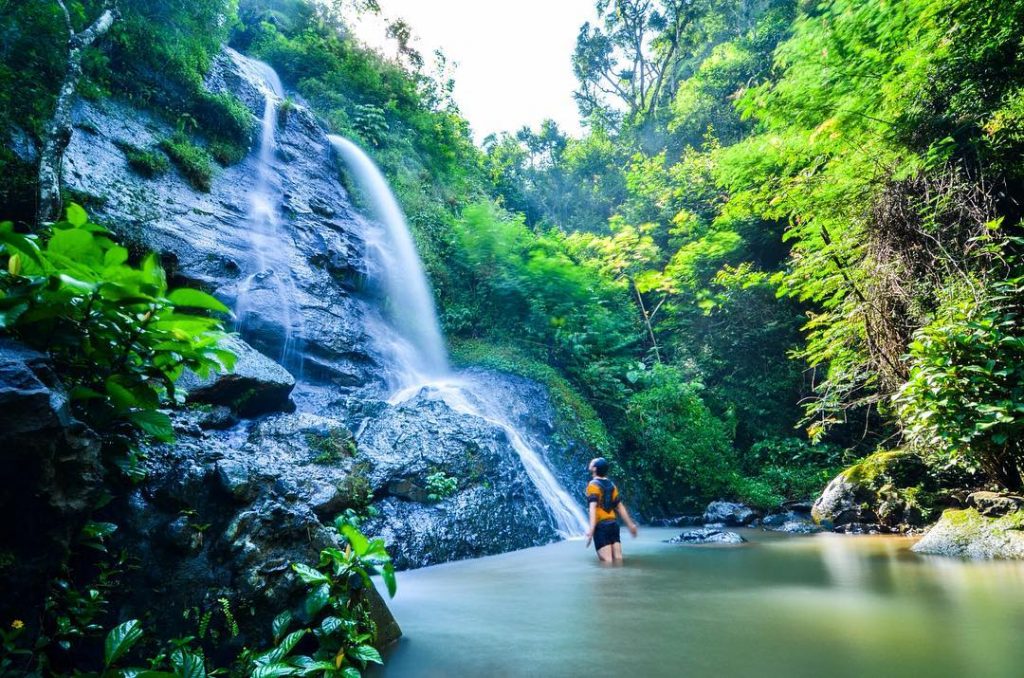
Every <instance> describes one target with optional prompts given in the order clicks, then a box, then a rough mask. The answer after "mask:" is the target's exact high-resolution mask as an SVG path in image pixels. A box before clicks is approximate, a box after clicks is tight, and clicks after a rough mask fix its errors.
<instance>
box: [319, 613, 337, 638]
mask: <svg viewBox="0 0 1024 678" xmlns="http://www.w3.org/2000/svg"><path fill="white" fill-rule="evenodd" d="M341 626H342V621H341V620H340V619H338V618H337V617H327V618H326V619H324V620H323V621H322V622H320V630H321V631H323V632H324V633H325V634H326V635H328V636H330V635H333V634H334V633H335V632H336V631H337V630H338V629H340V628H341Z"/></svg>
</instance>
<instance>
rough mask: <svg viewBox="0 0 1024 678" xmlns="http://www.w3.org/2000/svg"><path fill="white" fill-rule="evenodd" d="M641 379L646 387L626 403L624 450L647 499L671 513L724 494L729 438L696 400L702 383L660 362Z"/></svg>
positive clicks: (729, 470)
mask: <svg viewBox="0 0 1024 678" xmlns="http://www.w3.org/2000/svg"><path fill="white" fill-rule="evenodd" d="M644 381H645V382H646V383H645V386H646V388H644V389H643V390H641V391H639V392H637V393H636V394H635V395H633V396H632V397H630V399H629V401H628V402H627V403H626V422H625V424H624V429H625V436H626V439H625V440H624V444H625V447H626V452H624V454H626V453H628V454H629V465H630V467H631V468H632V469H633V470H634V471H635V472H636V473H637V474H639V476H640V477H639V478H638V480H639V481H640V482H641V483H642V484H643V486H645V487H648V488H650V493H651V497H650V499H651V501H652V502H653V503H654V504H655V505H656V506H658V507H659V508H660V509H661V510H663V511H665V512H666V513H671V512H679V511H683V510H689V509H692V508H693V507H694V505H697V504H703V503H704V502H705V501H706V500H710V499H715V498H718V497H721V496H724V495H727V494H730V493H731V490H732V484H733V478H734V476H735V473H736V462H735V455H734V452H733V449H732V441H731V440H730V438H729V434H728V431H727V428H726V426H725V424H724V423H723V422H722V421H721V420H720V419H718V418H717V417H715V416H714V414H712V413H711V410H709V409H708V407H707V405H705V404H704V401H703V400H702V399H701V392H702V391H703V388H704V387H703V386H702V385H701V384H699V383H695V382H688V381H686V379H685V378H684V376H683V375H682V374H680V373H679V371H678V370H677V369H675V368H671V367H668V366H660V365H659V366H656V367H655V368H654V369H653V370H650V371H649V373H648V374H647V375H646V376H645V377H644Z"/></svg>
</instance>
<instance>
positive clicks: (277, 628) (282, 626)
mask: <svg viewBox="0 0 1024 678" xmlns="http://www.w3.org/2000/svg"><path fill="white" fill-rule="evenodd" d="M291 623H292V613H291V612H289V611H288V610H285V611H284V612H282V613H281V614H279V615H277V616H276V617H274V622H273V624H272V629H273V632H274V642H275V643H278V642H280V641H281V638H282V636H284V634H285V631H287V630H288V627H289V626H291Z"/></svg>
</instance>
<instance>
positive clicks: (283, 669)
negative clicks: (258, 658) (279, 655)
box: [249, 662, 299, 678]
mask: <svg viewBox="0 0 1024 678" xmlns="http://www.w3.org/2000/svg"><path fill="white" fill-rule="evenodd" d="M298 673H299V669H297V668H296V667H294V666H291V665H289V664H283V663H280V662H279V663H275V664H266V665H264V666H257V667H255V668H253V670H252V673H250V674H249V678H277V677H278V676H294V675H297V674H298Z"/></svg>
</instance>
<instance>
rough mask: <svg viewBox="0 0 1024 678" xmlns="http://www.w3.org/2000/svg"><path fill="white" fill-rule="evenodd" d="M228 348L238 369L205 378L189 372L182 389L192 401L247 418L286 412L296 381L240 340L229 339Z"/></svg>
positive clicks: (285, 371) (181, 383) (274, 363)
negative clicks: (235, 357) (283, 410)
mask: <svg viewBox="0 0 1024 678" xmlns="http://www.w3.org/2000/svg"><path fill="white" fill-rule="evenodd" d="M224 348H226V349H227V350H229V351H231V352H232V353H234V354H235V355H236V356H237V360H236V362H235V366H234V369H232V371H231V372H228V373H214V374H210V375H209V376H207V377H206V378H205V379H203V378H200V377H199V376H198V375H196V374H195V373H194V372H190V371H186V372H185V373H184V374H183V375H181V379H179V380H178V386H179V387H180V388H182V389H184V390H185V391H187V392H188V402H190V403H204V404H208V405H222V406H227V407H229V408H231V410H233V411H234V412H237V413H238V414H239V415H241V416H244V417H251V416H255V415H258V414H263V413H266V412H273V411H275V410H282V409H286V408H287V407H288V402H289V401H288V396H289V395H290V394H291V392H292V389H293V388H295V378H294V377H293V376H292V375H291V374H289V373H288V370H286V369H284V368H283V367H281V366H280V365H278V364H277V363H276V362H274V361H273V360H271V359H270V358H268V357H266V356H265V355H263V354H262V353H260V352H259V351H257V350H256V349H254V348H253V347H252V346H250V345H249V344H247V343H246V342H244V341H242V340H241V339H239V338H238V337H229V338H228V340H227V341H226V342H225V344H224Z"/></svg>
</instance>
